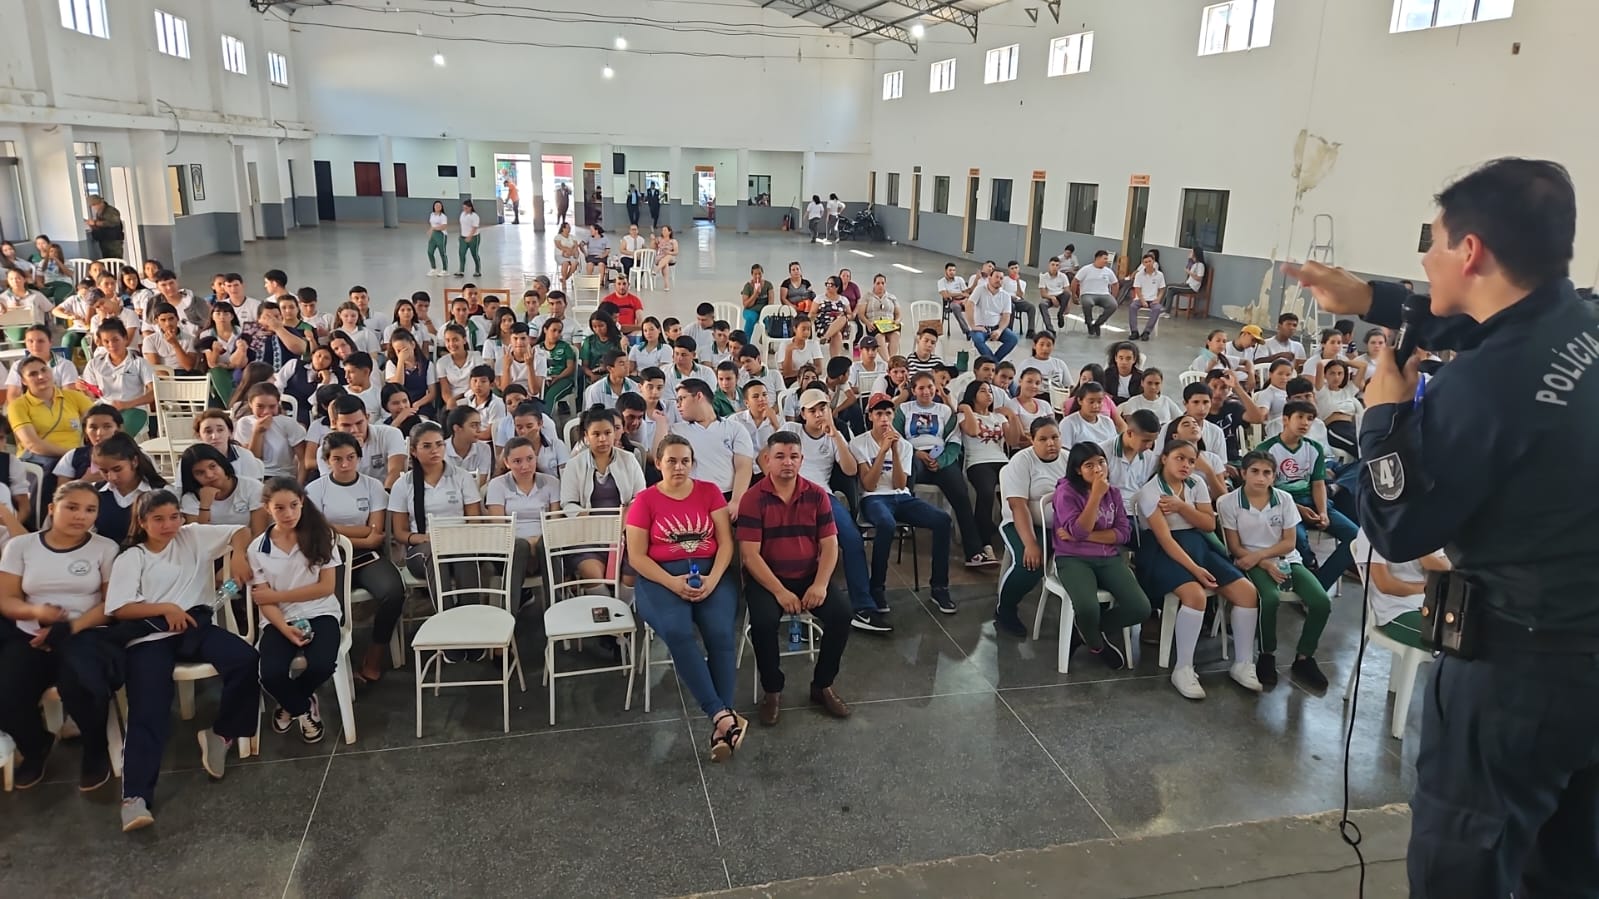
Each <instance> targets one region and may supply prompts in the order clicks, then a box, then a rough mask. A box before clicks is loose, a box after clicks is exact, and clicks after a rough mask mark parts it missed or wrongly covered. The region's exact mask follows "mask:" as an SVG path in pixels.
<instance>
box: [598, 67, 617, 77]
mask: <svg viewBox="0 0 1599 899" xmlns="http://www.w3.org/2000/svg"><path fill="white" fill-rule="evenodd" d="M615 75H616V70H614V69H612V68H611V67H610V66H606V67H605V68H603V69H600V77H601V78H611V77H614V76H615Z"/></svg>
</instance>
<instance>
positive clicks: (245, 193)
mask: <svg viewBox="0 0 1599 899" xmlns="http://www.w3.org/2000/svg"><path fill="white" fill-rule="evenodd" d="M233 183H234V189H235V191H236V192H237V194H238V197H239V240H240V241H241V242H245V241H251V240H255V235H256V230H255V201H254V199H253V197H254V193H253V192H252V191H251V188H250V170H249V168H247V166H246V163H245V161H244V148H243V147H241V146H235V147H234V148H233Z"/></svg>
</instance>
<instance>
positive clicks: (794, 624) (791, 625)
mask: <svg viewBox="0 0 1599 899" xmlns="http://www.w3.org/2000/svg"><path fill="white" fill-rule="evenodd" d="M801 640H802V637H801V634H800V622H799V619H798V618H791V619H789V622H788V651H789V652H799V651H800V642H801Z"/></svg>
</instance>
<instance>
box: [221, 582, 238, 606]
mask: <svg viewBox="0 0 1599 899" xmlns="http://www.w3.org/2000/svg"><path fill="white" fill-rule="evenodd" d="M242 596H244V587H242V586H240V585H239V582H238V581H236V580H234V579H233V578H228V579H227V580H225V581H223V582H222V586H221V587H218V588H217V601H216V605H217V606H218V607H221V606H222V605H223V604H225V603H230V602H233V601H234V600H236V599H238V598H240V597H242Z"/></svg>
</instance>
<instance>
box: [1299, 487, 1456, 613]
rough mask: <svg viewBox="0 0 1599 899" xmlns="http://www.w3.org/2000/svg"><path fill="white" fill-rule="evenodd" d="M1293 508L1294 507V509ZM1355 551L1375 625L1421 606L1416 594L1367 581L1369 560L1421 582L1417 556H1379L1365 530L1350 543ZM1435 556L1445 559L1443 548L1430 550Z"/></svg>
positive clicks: (1423, 575)
mask: <svg viewBox="0 0 1599 899" xmlns="http://www.w3.org/2000/svg"><path fill="white" fill-rule="evenodd" d="M1296 511H1297V510H1296ZM1351 549H1352V550H1353V551H1354V554H1355V564H1356V565H1358V566H1360V574H1361V577H1362V579H1363V580H1365V581H1366V585H1367V586H1366V590H1367V592H1368V594H1369V595H1370V596H1371V614H1372V615H1373V616H1374V617H1375V618H1376V619H1377V623H1378V624H1379V625H1382V624H1389V623H1391V622H1392V621H1393V620H1394V619H1395V618H1398V617H1399V616H1400V615H1403V614H1405V613H1406V612H1415V611H1419V610H1420V609H1421V599H1422V595H1421V594H1420V593H1415V594H1411V595H1409V596H1395V595H1394V594H1392V593H1384V592H1382V591H1381V590H1379V589H1377V585H1376V584H1375V583H1373V582H1372V580H1371V571H1370V564H1369V563H1368V559H1369V562H1370V563H1375V564H1378V565H1387V566H1388V574H1389V575H1391V576H1392V577H1393V578H1395V579H1396V580H1401V581H1410V582H1412V583H1418V582H1425V581H1426V580H1427V569H1425V568H1423V567H1421V559H1412V560H1411V561H1409V562H1390V561H1388V560H1387V559H1384V558H1383V557H1382V553H1380V552H1377V550H1376V549H1375V548H1374V547H1373V546H1372V545H1371V538H1370V537H1367V536H1366V532H1365V531H1361V532H1360V533H1359V534H1357V535H1355V542H1354V544H1353V545H1352V546H1351ZM1432 555H1433V556H1435V557H1437V558H1447V557H1446V556H1445V555H1444V551H1443V550H1441V549H1440V550H1438V551H1436V552H1434V553H1432Z"/></svg>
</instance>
